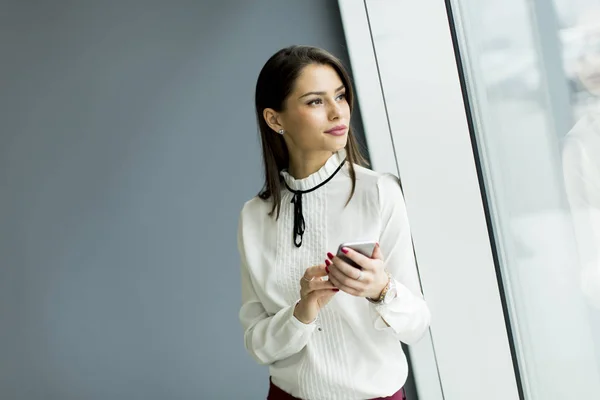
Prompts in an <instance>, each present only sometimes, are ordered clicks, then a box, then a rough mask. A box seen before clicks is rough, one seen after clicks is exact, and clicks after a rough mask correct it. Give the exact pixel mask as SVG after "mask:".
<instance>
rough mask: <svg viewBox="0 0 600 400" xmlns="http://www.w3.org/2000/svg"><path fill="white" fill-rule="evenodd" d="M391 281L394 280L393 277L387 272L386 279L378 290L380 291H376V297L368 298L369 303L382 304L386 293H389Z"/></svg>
mask: <svg viewBox="0 0 600 400" xmlns="http://www.w3.org/2000/svg"><path fill="white" fill-rule="evenodd" d="M391 279H392V277H391V276H390V274H389V273H387V271H386V272H385V278H384V279H382V283H381V285H380V286H379V287H378V288H377V289H378V290H377V291H376V293H375V294H374V296H372V297H368V299H369V301H371V302H372V303H381V302H382V300H383V297H385V294H386V292H387V291H388V289H389V287H390V282H391Z"/></svg>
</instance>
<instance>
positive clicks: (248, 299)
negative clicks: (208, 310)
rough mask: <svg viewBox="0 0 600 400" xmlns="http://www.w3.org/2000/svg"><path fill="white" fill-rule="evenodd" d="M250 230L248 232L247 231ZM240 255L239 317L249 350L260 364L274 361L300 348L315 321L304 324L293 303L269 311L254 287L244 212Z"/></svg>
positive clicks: (294, 352)
mask: <svg viewBox="0 0 600 400" xmlns="http://www.w3.org/2000/svg"><path fill="white" fill-rule="evenodd" d="M247 233H248V232H247ZM238 250H239V253H240V258H241V282H242V307H241V309H240V313H239V318H240V322H241V324H242V326H243V328H244V345H245V347H246V350H248V352H249V353H250V355H252V357H254V359H255V360H256V361H257V362H258V363H259V364H272V363H274V362H275V361H278V360H282V359H285V358H287V357H289V356H291V355H293V354H296V353H298V352H300V351H301V350H302V349H303V348H304V347H305V346H306V344H307V343H308V341H309V339H310V337H311V335H312V333H313V331H314V330H315V327H316V324H315V323H314V322H313V323H311V324H304V323H302V322H300V321H299V320H298V319H297V318H296V317H295V316H294V307H295V304H294V305H291V306H288V307H284V308H282V309H281V310H279V311H278V312H277V313H276V314H274V315H269V314H268V313H267V311H266V310H265V308H264V307H263V305H262V303H261V301H260V299H259V298H258V295H257V294H256V291H255V289H254V286H253V283H252V278H251V274H250V271H249V267H248V264H247V260H246V251H247V250H246V248H245V247H244V226H243V216H242V217H240V223H239V228H238Z"/></svg>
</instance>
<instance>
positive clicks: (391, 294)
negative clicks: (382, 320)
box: [367, 271, 397, 305]
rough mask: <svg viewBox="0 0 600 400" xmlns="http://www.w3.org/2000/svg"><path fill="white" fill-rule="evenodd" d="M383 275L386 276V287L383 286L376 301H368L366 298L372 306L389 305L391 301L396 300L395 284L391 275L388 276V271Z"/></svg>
mask: <svg viewBox="0 0 600 400" xmlns="http://www.w3.org/2000/svg"><path fill="white" fill-rule="evenodd" d="M385 273H386V274H387V276H388V283H387V285H385V287H384V288H383V290H382V291H381V294H380V295H379V298H378V299H377V300H373V299H370V298H368V297H367V300H369V301H370V302H371V303H373V304H377V305H380V304H389V303H391V301H392V300H394V299H395V298H396V294H397V289H396V282H395V281H394V278H393V277H392V274H390V272H389V271H385Z"/></svg>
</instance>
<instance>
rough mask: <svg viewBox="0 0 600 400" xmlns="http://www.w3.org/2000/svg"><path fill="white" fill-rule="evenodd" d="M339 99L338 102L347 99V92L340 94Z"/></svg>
mask: <svg viewBox="0 0 600 400" xmlns="http://www.w3.org/2000/svg"><path fill="white" fill-rule="evenodd" d="M337 98H338V100H341V99H345V98H346V92H344V93H340V94H339V96H338V97H337Z"/></svg>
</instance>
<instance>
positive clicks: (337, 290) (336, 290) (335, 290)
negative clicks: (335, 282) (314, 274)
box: [331, 289, 340, 292]
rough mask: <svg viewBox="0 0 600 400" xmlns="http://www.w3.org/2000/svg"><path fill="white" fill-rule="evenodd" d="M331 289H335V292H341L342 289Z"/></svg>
mask: <svg viewBox="0 0 600 400" xmlns="http://www.w3.org/2000/svg"><path fill="white" fill-rule="evenodd" d="M331 290H333V291H334V292H339V291H340V289H331Z"/></svg>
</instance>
